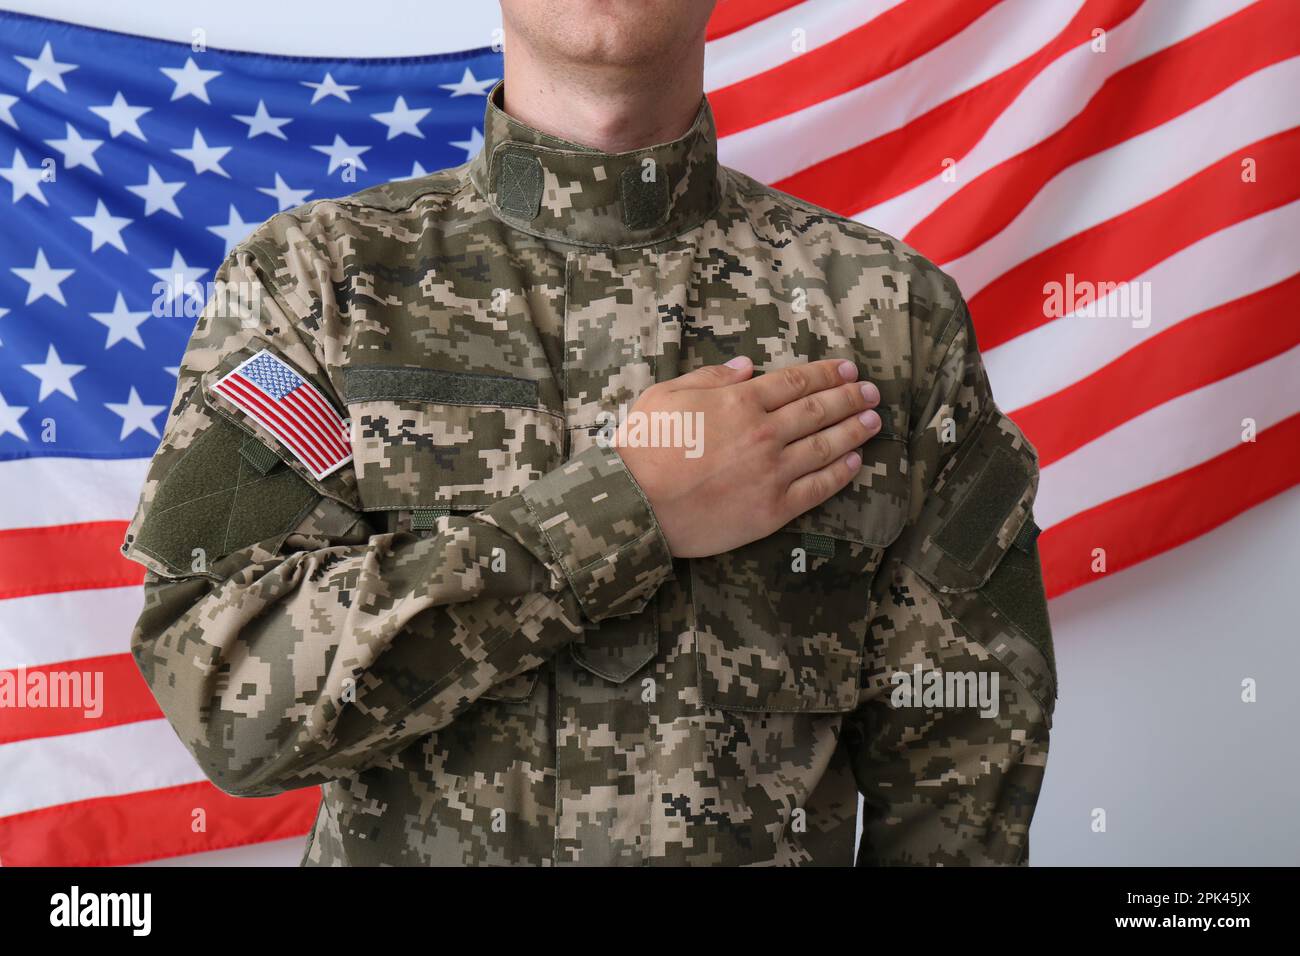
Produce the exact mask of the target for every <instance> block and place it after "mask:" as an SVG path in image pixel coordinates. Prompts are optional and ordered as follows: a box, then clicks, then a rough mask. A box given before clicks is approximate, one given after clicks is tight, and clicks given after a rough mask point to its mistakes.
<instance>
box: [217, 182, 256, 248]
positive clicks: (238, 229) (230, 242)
mask: <svg viewBox="0 0 1300 956" xmlns="http://www.w3.org/2000/svg"><path fill="white" fill-rule="evenodd" d="M262 191H263V192H266V190H262ZM256 226H257V223H256V222H244V220H243V219H242V218H240V215H239V210H238V209H236V208H235V205H234V203H231V204H230V221H229V222H227V223H226V224H225V225H224V226H208V232H215V233H216V234H217V235H218V236H220V237H221V239H222V241H223V242H225V244H226V252H225V254H226V255H230V250H231V249H233V248H235V246H237V245H238V244H239V243H240V241H241V240H243V239H244V238H246V237H247V236H248V234H249V233H250V232H252V231H253V229H254V228H256Z"/></svg>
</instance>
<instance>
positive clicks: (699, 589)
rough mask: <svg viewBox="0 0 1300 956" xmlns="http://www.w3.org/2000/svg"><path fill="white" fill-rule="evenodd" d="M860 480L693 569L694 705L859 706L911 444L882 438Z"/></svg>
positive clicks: (898, 525) (825, 709) (835, 709)
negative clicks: (873, 594)
mask: <svg viewBox="0 0 1300 956" xmlns="http://www.w3.org/2000/svg"><path fill="white" fill-rule="evenodd" d="M862 457H863V463H864V464H863V467H862V470H861V471H860V472H859V474H858V476H857V478H856V479H855V480H854V481H853V482H852V483H851V484H850V485H849V486H848V487H846V488H845V489H844V490H842V491H840V492H839V493H838V494H836V495H834V496H832V497H831V498H830V499H828V500H827V501H826V502H824V503H823V504H821V505H820V506H818V507H817V508H814V509H812V510H811V511H809V512H807V513H805V514H803V515H801V516H799V517H798V518H796V519H795V520H794V521H792V522H791V523H790V524H788V525H786V526H785V527H784V528H782V529H781V530H780V531H778V532H776V533H775V534H773V535H770V536H768V537H766V538H761V539H759V540H758V541H754V542H751V543H750V544H748V545H745V546H744V547H741V548H737V549H735V550H733V551H729V552H727V553H725V554H720V555H716V556H714V557H711V558H704V559H696V560H692V561H691V562H690V570H691V574H690V580H691V607H692V630H693V632H694V638H695V650H696V664H697V668H698V673H699V688H700V695H701V700H702V702H703V703H704V704H705V705H706V706H711V707H717V708H720V709H722V710H737V711H766V712H801V711H802V712H810V713H842V712H845V711H849V710H852V709H854V708H855V707H856V706H857V700H858V686H859V682H860V680H861V670H862V663H863V661H862V657H863V653H864V647H865V642H866V634H867V625H868V618H869V616H870V610H871V607H870V590H871V579H872V577H873V576H874V574H875V572H876V569H877V567H878V566H879V565H880V560H881V557H882V556H883V554H884V549H885V547H886V546H887V545H889V544H890V543H892V542H893V541H894V539H896V538H897V537H898V536H899V534H900V533H901V532H902V530H903V526H904V524H905V522H906V520H907V509H908V498H909V477H908V475H907V472H906V467H907V445H906V443H905V442H904V441H902V440H901V439H895V438H891V437H887V436H885V435H878V436H877V437H875V438H873V439H871V440H870V441H869V442H868V443H867V444H866V446H865V447H864V448H863V450H862Z"/></svg>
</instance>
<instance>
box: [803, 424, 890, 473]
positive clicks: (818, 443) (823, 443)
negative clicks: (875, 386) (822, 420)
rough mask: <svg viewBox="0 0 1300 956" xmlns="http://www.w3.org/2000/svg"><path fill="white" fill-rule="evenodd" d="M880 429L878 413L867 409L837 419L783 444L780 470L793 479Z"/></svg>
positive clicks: (821, 466)
mask: <svg viewBox="0 0 1300 956" xmlns="http://www.w3.org/2000/svg"><path fill="white" fill-rule="evenodd" d="M879 431H880V415H879V414H877V413H876V412H875V410H873V409H868V410H867V411H865V412H861V413H859V414H857V415H853V416H850V417H849V418H846V419H844V420H843V421H841V422H837V423H836V424H834V425H831V426H830V427H829V428H823V429H822V430H821V431H818V432H814V433H813V434H811V435H809V436H807V437H806V438H800V439H799V440H798V441H796V442H791V443H790V444H789V445H787V446H786V447H785V451H784V452H783V453H782V455H781V470H782V472H783V473H784V474H787V475H790V476H791V477H792V478H797V477H798V476H800V475H807V474H809V473H810V472H815V471H817V470H818V469H821V468H825V467H826V466H827V465H829V464H831V463H832V462H834V461H836V460H837V459H841V458H843V457H844V456H845V455H847V454H848V453H849V452H851V451H853V450H854V449H855V448H858V447H859V446H860V445H862V444H863V443H864V442H865V441H867V440H868V439H869V438H871V437H872V436H873V435H875V434H876V433H877V432H879Z"/></svg>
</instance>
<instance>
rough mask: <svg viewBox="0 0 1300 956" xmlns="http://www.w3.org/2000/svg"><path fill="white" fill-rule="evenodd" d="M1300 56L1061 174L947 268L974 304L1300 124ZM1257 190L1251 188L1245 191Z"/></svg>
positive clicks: (1241, 82) (1279, 64) (1261, 72)
mask: <svg viewBox="0 0 1300 956" xmlns="http://www.w3.org/2000/svg"><path fill="white" fill-rule="evenodd" d="M1297 89H1300V57H1294V58H1292V59H1290V60H1284V61H1283V62H1281V63H1277V64H1274V65H1273V66H1270V67H1268V68H1266V69H1263V70H1259V71H1258V72H1256V73H1252V74H1251V75H1250V76H1247V77H1245V78H1243V79H1242V80H1240V81H1239V82H1237V83H1234V84H1233V85H1232V86H1230V87H1229V88H1228V89H1226V90H1224V91H1223V92H1222V93H1220V94H1218V95H1217V96H1215V97H1212V98H1211V99H1208V100H1206V101H1205V102H1204V103H1201V104H1199V105H1197V106H1196V108H1194V109H1192V110H1189V111H1188V112H1186V113H1183V114H1182V115H1181V116H1179V117H1177V118H1175V119H1172V120H1170V121H1169V122H1168V123H1164V124H1162V125H1161V126H1157V127H1156V128H1155V129H1152V130H1148V131H1147V132H1145V133H1142V134H1141V135H1139V136H1134V137H1133V138H1131V139H1128V140H1125V141H1124V142H1123V143H1120V144H1118V145H1117V146H1114V147H1112V148H1111V149H1108V150H1105V151H1103V152H1101V153H1098V154H1097V155H1095V156H1090V157H1088V158H1087V159H1085V160H1082V161H1081V162H1078V163H1075V164H1074V165H1073V166H1070V167H1069V168H1067V169H1064V170H1062V171H1061V173H1060V174H1058V175H1057V176H1056V177H1054V178H1053V179H1052V180H1051V181H1050V182H1048V183H1047V184H1046V185H1045V186H1044V187H1043V188H1042V189H1041V190H1039V192H1038V194H1037V195H1036V196H1034V198H1033V199H1032V200H1031V201H1030V202H1029V204H1028V205H1026V206H1025V208H1024V209H1022V210H1021V211H1020V214H1019V215H1017V216H1016V218H1015V219H1014V220H1012V222H1011V223H1010V224H1009V225H1008V226H1007V227H1006V228H1005V229H1003V230H1002V231H1001V232H999V233H998V234H997V235H996V236H994V237H993V238H992V239H990V240H989V241H988V242H986V243H984V244H983V245H981V246H980V247H979V248H978V249H975V250H974V251H972V252H971V253H969V254H967V255H964V256H960V257H958V258H956V259H953V260H951V261H949V262H947V263H943V264H942V265H943V268H944V271H946V272H948V273H949V274H950V275H951V276H952V277H953V278H954V279H956V280H957V283H958V285H960V286H961V289H962V292H963V293H965V295H966V296H967V297H968V298H969V297H971V296H974V295H975V294H976V293H978V292H979V290H981V289H982V288H984V287H985V286H986V285H988V284H989V283H990V282H992V281H993V280H994V279H996V278H998V276H1000V275H1002V274H1003V273H1005V272H1006V271H1007V270H1009V269H1011V268H1013V267H1014V266H1016V265H1018V264H1019V263H1021V262H1024V261H1025V260H1026V259H1028V258H1030V257H1032V256H1034V255H1036V254H1038V253H1039V252H1042V251H1043V250H1044V249H1049V248H1051V247H1052V246H1054V245H1056V244H1057V243H1059V242H1061V241H1063V240H1065V239H1068V238H1070V237H1071V236H1075V235H1078V234H1079V233H1081V232H1084V231H1085V230H1087V229H1090V228H1092V227H1093V226H1096V225H1098V224H1099V223H1103V222H1105V221H1106V220H1108V219H1113V218H1114V217H1115V216H1118V215H1120V214H1121V213H1124V212H1127V211H1128V210H1130V209H1132V208H1134V207H1135V206H1139V205H1141V204H1142V203H1144V202H1146V201H1147V200H1149V199H1152V198H1154V197H1155V196H1158V195H1160V194H1161V193H1164V192H1167V191H1168V190H1170V189H1172V188H1173V187H1175V186H1177V185H1178V184H1179V183H1181V182H1183V181H1185V180H1186V179H1187V178H1188V177H1190V176H1192V175H1194V174H1195V173H1197V172H1199V171H1200V170H1202V169H1204V168H1205V167H1207V166H1209V165H1211V164H1212V163H1214V162H1216V161H1217V160H1219V159H1222V158H1223V157H1224V156H1227V155H1229V154H1231V153H1233V152H1234V151H1236V150H1238V149H1240V148H1242V147H1244V146H1248V145H1249V144H1251V143H1253V142H1255V141H1256V140H1259V139H1263V138H1264V137H1266V136H1272V135H1273V134H1275V133H1280V132H1282V131H1284V130H1288V129H1291V128H1293V127H1295V126H1297V125H1300V96H1296V95H1295V91H1296V90H1297ZM1246 188H1250V187H1246Z"/></svg>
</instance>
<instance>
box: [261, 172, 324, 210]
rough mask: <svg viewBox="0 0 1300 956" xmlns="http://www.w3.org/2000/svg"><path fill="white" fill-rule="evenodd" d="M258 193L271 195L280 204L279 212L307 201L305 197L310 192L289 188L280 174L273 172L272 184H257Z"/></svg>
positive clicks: (310, 192) (310, 191) (308, 190)
mask: <svg viewBox="0 0 1300 956" xmlns="http://www.w3.org/2000/svg"><path fill="white" fill-rule="evenodd" d="M257 191H258V192H259V193H266V194H267V195H268V196H270V197H272V198H273V199H274V200H275V201H276V202H277V203H278V204H279V206H280V212H284V211H285V210H286V209H292V208H293V207H294V206H301V205H302V204H303V203H304V202H306V201H307V197H308V196H310V195H311V194H312V190H310V189H291V188H289V184H288V183H286V182H285V181H284V180H283V179H281V178H280V174H279V173H276V174H275V185H274V186H258V187H257Z"/></svg>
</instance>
